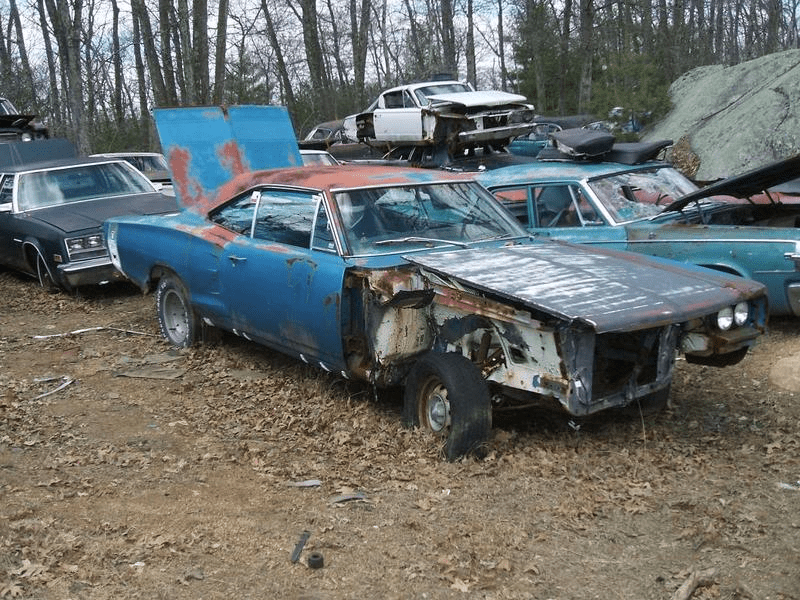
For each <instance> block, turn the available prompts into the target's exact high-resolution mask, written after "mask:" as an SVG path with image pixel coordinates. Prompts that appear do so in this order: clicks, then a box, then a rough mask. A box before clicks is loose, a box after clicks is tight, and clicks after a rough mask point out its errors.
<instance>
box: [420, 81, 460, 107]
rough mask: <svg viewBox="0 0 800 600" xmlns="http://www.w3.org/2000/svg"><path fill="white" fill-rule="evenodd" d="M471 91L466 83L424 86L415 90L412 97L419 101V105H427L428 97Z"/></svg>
mask: <svg viewBox="0 0 800 600" xmlns="http://www.w3.org/2000/svg"><path fill="white" fill-rule="evenodd" d="M471 91H472V89H471V88H470V87H469V86H468V85H467V84H466V83H442V84H437V85H426V86H425V87H421V88H417V89H416V90H415V91H414V95H415V96H416V97H417V99H418V100H419V103H420V104H421V105H423V106H424V105H426V104H427V103H428V96H437V95H439V94H458V93H461V92H471Z"/></svg>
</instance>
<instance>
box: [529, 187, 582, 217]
mask: <svg viewBox="0 0 800 600" xmlns="http://www.w3.org/2000/svg"><path fill="white" fill-rule="evenodd" d="M534 212H535V213H536V221H537V225H538V226H539V227H570V226H575V225H579V224H580V223H579V222H578V219H577V218H576V210H575V204H574V202H573V199H572V193H571V192H570V186H568V185H564V184H557V185H545V186H541V187H537V188H536V190H535V192H534Z"/></svg>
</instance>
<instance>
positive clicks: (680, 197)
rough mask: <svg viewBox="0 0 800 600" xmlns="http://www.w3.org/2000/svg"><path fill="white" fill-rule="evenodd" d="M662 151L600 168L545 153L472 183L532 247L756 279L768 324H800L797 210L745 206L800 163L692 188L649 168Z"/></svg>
mask: <svg viewBox="0 0 800 600" xmlns="http://www.w3.org/2000/svg"><path fill="white" fill-rule="evenodd" d="M565 131H567V130H565ZM562 133H563V132H562ZM588 133H590V134H593V133H594V132H588ZM553 135H555V136H558V135H559V134H558V133H556V134H553ZM581 135H582V134H581ZM601 135H605V134H601ZM667 144H669V142H655V143H648V144H639V143H629V144H614V146H613V150H610V151H609V152H607V153H605V154H603V155H602V156H600V157H599V158H598V159H596V160H590V159H585V158H583V157H581V156H580V154H577V155H573V156H567V155H566V154H564V153H560V152H556V153H550V155H551V156H554V158H553V159H552V160H551V159H543V158H542V156H543V155H540V156H539V159H538V160H536V161H532V162H529V163H527V164H521V165H514V166H509V167H504V168H501V169H496V170H491V171H486V172H484V173H481V174H479V175H477V177H476V178H477V180H478V181H479V182H480V183H482V184H483V185H485V186H486V187H487V188H489V189H490V190H491V191H492V192H493V193H494V194H495V196H496V197H497V198H498V199H499V200H500V201H501V202H502V203H503V204H504V205H505V206H506V207H507V208H508V209H510V210H511V211H512V212H513V213H514V214H515V216H516V217H517V218H518V219H519V220H520V222H522V223H523V225H525V226H526V227H527V228H528V230H529V231H530V232H531V233H532V234H533V235H534V236H535V237H537V238H540V239H543V238H548V239H559V240H566V241H571V242H580V243H584V244H591V245H592V246H595V247H598V246H603V247H607V248H615V249H620V250H629V251H633V252H638V253H642V254H649V255H652V256H659V257H663V258H669V259H673V260H677V261H680V262H683V263H687V264H694V265H699V266H703V267H708V268H711V269H715V270H718V271H721V272H725V273H731V274H734V275H739V276H742V277H746V278H749V279H754V280H756V281H760V282H762V283H763V284H764V285H766V286H767V289H768V294H769V299H770V311H771V314H773V315H794V316H800V228H799V227H800V205H797V204H791V203H785V202H781V201H780V199H779V197H778V196H777V195H775V194H773V195H772V196H770V197H767V198H769V199H768V200H765V199H764V197H762V198H761V199H760V200H758V201H753V202H751V201H749V200H747V198H748V197H750V196H754V195H755V194H758V193H759V192H760V191H762V190H765V189H768V188H770V187H772V186H773V185H778V184H779V183H780V182H781V181H782V180H788V179H792V178H795V177H796V176H797V172H798V169H800V157H794V158H790V159H787V160H785V161H780V162H779V163H775V164H773V165H768V166H767V167H763V168H761V169H757V170H754V171H751V172H749V173H745V174H743V175H740V176H737V177H734V178H729V179H726V180H723V181H720V182H717V183H715V184H713V185H710V186H707V187H705V188H698V187H697V186H696V185H695V184H694V183H692V182H691V181H689V180H688V179H687V178H686V177H684V176H683V175H682V174H681V173H679V172H678V171H677V170H676V169H674V168H673V167H672V166H671V165H670V164H669V163H666V162H661V161H657V160H651V159H650V157H652V155H653V154H654V153H655V152H657V151H658V150H660V149H663V148H664V147H665V145H667ZM548 150H551V149H550V148H546V149H545V150H543V151H542V152H543V154H544V153H547V151H548ZM730 196H736V197H737V198H740V200H737V201H734V200H733V199H732V198H731V197H730ZM742 199H744V200H742Z"/></svg>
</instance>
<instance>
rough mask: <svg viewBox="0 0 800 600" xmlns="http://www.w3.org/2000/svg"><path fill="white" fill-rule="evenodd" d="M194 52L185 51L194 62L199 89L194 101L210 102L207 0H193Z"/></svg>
mask: <svg viewBox="0 0 800 600" xmlns="http://www.w3.org/2000/svg"><path fill="white" fill-rule="evenodd" d="M192 40H193V41H192V52H191V53H189V54H186V53H184V56H186V57H187V58H190V59H191V60H187V61H186V62H187V63H192V73H193V74H194V81H195V84H196V85H197V89H196V90H195V93H194V102H195V103H197V104H201V105H203V104H208V103H209V102H210V101H211V85H210V83H209V80H208V66H209V62H208V48H209V42H208V3H207V1H206V0H193V1H192Z"/></svg>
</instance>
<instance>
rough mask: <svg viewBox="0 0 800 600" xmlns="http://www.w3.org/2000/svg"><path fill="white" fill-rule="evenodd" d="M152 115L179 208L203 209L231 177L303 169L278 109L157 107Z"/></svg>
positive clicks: (288, 125) (294, 141)
mask: <svg viewBox="0 0 800 600" xmlns="http://www.w3.org/2000/svg"><path fill="white" fill-rule="evenodd" d="M153 115H154V117H155V121H156V127H157V128H158V135H159V137H160V139H161V147H162V148H163V150H164V154H165V156H166V157H167V163H168V164H169V168H170V172H171V175H172V181H173V185H174V188H175V195H176V196H177V198H178V203H179V204H180V205H181V206H183V207H184V208H195V209H199V210H203V209H204V208H208V206H209V204H210V202H211V200H212V199H213V198H214V197H215V195H216V192H217V190H218V189H219V188H220V187H221V186H222V185H223V184H224V183H226V182H228V181H230V180H231V179H232V178H233V177H234V176H236V175H241V174H242V173H249V172H251V171H257V170H262V169H274V168H278V167H291V166H300V165H302V164H303V161H302V158H301V156H300V149H299V148H298V146H297V139H296V137H295V134H294V130H293V128H292V122H291V119H290V118H289V113H288V112H287V111H286V108H284V107H282V106H231V107H229V108H227V109H225V108H222V107H218V106H210V107H197V108H157V109H155V110H154V111H153Z"/></svg>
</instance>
